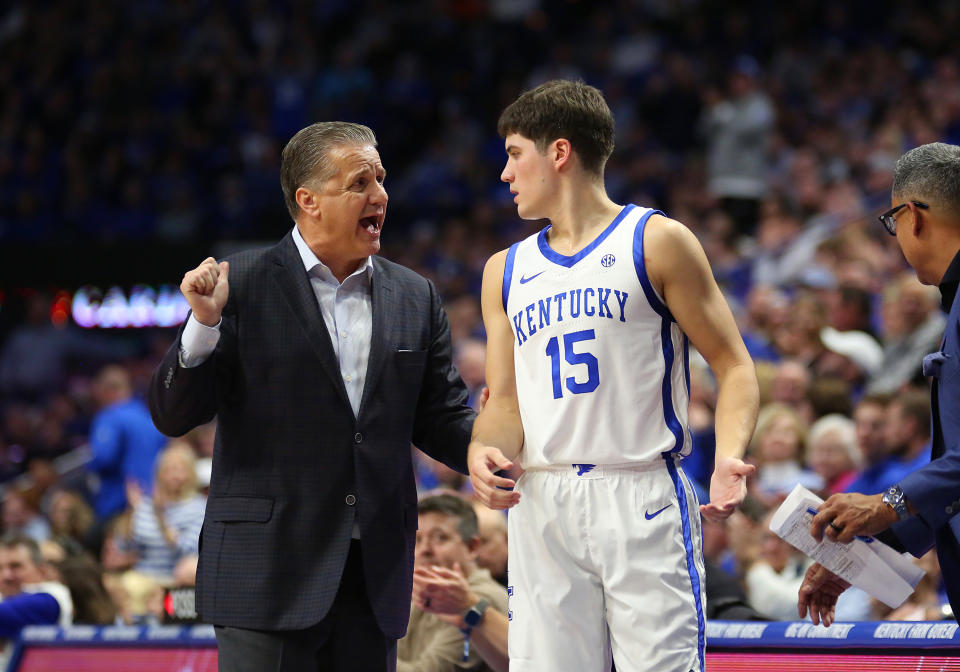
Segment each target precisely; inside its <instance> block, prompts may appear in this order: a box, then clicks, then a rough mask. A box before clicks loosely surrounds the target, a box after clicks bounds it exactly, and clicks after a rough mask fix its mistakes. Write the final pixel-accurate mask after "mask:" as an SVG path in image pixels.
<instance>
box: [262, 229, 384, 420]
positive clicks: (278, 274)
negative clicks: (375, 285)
mask: <svg viewBox="0 0 960 672" xmlns="http://www.w3.org/2000/svg"><path fill="white" fill-rule="evenodd" d="M274 252H275V254H274V263H275V264H276V266H275V267H274V274H273V275H274V279H275V280H276V281H277V284H278V285H279V286H280V290H281V291H280V293H281V294H282V295H283V298H284V299H285V300H286V302H287V304H288V305H289V306H290V309H291V310H292V311H293V314H294V317H295V318H296V320H297V323H298V324H299V325H300V328H301V329H303V330H304V332H305V333H306V335H307V340H308V341H310V344H311V345H312V346H313V350H314V352H316V353H317V359H319V360H320V365H321V366H322V367H323V370H324V371H325V372H326V373H327V375H328V376H329V377H330V380H331V381H332V382H333V386H334V388H336V390H337V392H338V393H339V394H340V398H341V399H343V403H345V404H346V405H347V408H350V398H349V397H348V396H347V389H346V387H344V384H343V377H342V376H341V375H340V365H339V363H338V362H337V356H336V353H335V352H334V350H333V344H332V343H331V342H330V333H329V332H328V331H327V325H326V323H325V322H324V321H323V314H322V313H321V312H320V305H319V304H318V303H317V295H316V294H314V293H313V287H311V285H310V277H309V276H308V275H307V272H306V270H305V269H304V268H303V260H302V259H301V258H300V254H299V253H298V252H297V246H296V245H295V244H294V242H293V236H292V234H289V233H288V234H287V235H286V236H284V238H283V240H281V241H280V243H279V244H278V245H277V246H276V247H275V248H274ZM374 314H376V313H374ZM367 377H368V379H369V375H368V376H367Z"/></svg>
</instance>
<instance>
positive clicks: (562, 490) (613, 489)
mask: <svg viewBox="0 0 960 672" xmlns="http://www.w3.org/2000/svg"><path fill="white" fill-rule="evenodd" d="M516 487H517V489H518V490H519V492H520V494H521V495H522V497H521V501H520V503H519V504H517V505H516V506H515V507H514V508H513V509H511V510H510V513H509V561H508V562H509V566H508V569H509V574H508V579H509V580H508V584H509V587H508V592H509V595H510V613H509V617H510V628H509V650H510V670H511V672H547V671H555V670H577V672H591V671H596V672H606V671H607V670H609V669H610V659H611V655H612V657H613V660H614V661H615V662H616V668H617V672H640V671H641V670H643V671H650V672H689V671H690V670H694V671H696V672H703V669H704V662H703V661H704V647H705V616H704V609H705V606H706V596H705V580H704V569H703V554H702V550H701V537H700V511H699V505H698V502H697V498H696V494H695V493H694V490H693V487H691V485H690V482H689V481H688V480H687V477H686V476H685V475H684V474H683V471H682V470H681V469H680V468H679V465H678V462H677V461H676V460H675V458H674V457H668V458H664V459H662V460H657V461H656V462H651V463H643V464H631V465H618V466H615V467H611V466H600V465H596V466H595V465H586V464H574V465H562V466H553V467H549V468H545V469H544V468H537V469H531V470H529V471H527V472H526V473H524V474H523V475H522V476H521V477H520V479H519V480H518V482H517V486H516Z"/></svg>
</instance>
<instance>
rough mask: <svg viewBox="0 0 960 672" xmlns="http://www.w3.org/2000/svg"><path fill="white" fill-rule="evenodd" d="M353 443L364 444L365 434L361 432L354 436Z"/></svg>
mask: <svg viewBox="0 0 960 672" xmlns="http://www.w3.org/2000/svg"><path fill="white" fill-rule="evenodd" d="M353 442H354V443H362V442H363V434H361V433H360V432H357V433H356V434H354V435H353Z"/></svg>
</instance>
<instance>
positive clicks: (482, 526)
mask: <svg viewBox="0 0 960 672" xmlns="http://www.w3.org/2000/svg"><path fill="white" fill-rule="evenodd" d="M473 511H474V513H476V514H477V538H478V539H479V540H480V543H479V544H478V545H477V552H476V553H477V565H478V566H479V567H481V568H482V569H486V570H487V571H488V572H490V576H492V577H493V579H494V580H495V581H496V582H497V583H499V584H501V585H503V586H506V585H507V516H506V515H505V514H504V512H502V511H494V510H493V509H489V508H487V507H486V506H485V505H483V504H482V503H480V502H479V501H474V502H473Z"/></svg>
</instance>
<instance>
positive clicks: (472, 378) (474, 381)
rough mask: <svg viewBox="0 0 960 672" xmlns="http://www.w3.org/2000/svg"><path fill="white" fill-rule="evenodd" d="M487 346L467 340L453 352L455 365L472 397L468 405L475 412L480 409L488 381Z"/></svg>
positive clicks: (458, 344) (470, 339) (478, 341)
mask: <svg viewBox="0 0 960 672" xmlns="http://www.w3.org/2000/svg"><path fill="white" fill-rule="evenodd" d="M486 357H487V346H486V344H485V343H484V342H483V341H481V340H479V339H476V338H466V339H464V340H462V341H460V342H459V343H457V344H456V346H455V347H454V350H453V364H454V366H456V367H457V371H459V372H460V377H461V378H463V382H464V384H466V386H467V394H469V395H470V397H469V400H468V401H467V403H468V404H469V405H470V407H471V408H472V409H474V410H479V408H480V403H479V402H480V392H481V391H482V390H483V386H484V384H485V381H486V372H485V370H484V366H485V365H486Z"/></svg>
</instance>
